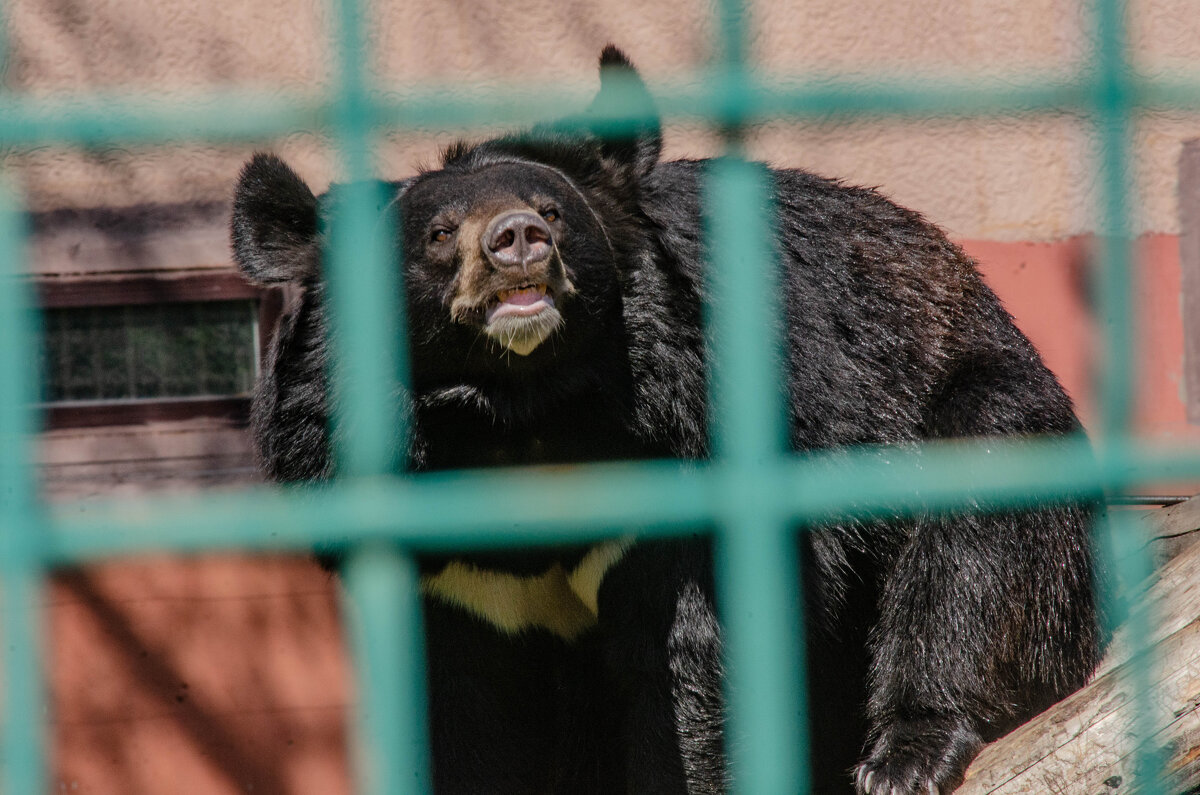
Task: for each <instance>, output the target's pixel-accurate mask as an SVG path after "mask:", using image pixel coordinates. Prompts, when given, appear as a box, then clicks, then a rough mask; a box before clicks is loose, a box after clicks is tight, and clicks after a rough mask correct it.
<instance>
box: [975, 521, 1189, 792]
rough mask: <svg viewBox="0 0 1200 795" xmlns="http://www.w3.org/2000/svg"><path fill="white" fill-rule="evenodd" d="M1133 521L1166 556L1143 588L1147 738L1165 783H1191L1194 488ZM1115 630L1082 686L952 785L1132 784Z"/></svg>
mask: <svg viewBox="0 0 1200 795" xmlns="http://www.w3.org/2000/svg"><path fill="white" fill-rule="evenodd" d="M1142 521H1144V522H1145V524H1146V530H1147V535H1148V537H1149V538H1151V539H1152V541H1151V543H1153V544H1155V546H1156V547H1159V548H1160V549H1159V550H1158V551H1159V552H1160V553H1162V554H1161V557H1162V558H1165V559H1166V561H1167V562H1166V563H1165V564H1164V565H1163V566H1162V567H1161V568H1160V569H1159V571H1158V575H1157V578H1156V580H1155V582H1154V583H1153V584H1152V585H1151V587H1150V590H1149V598H1150V599H1151V600H1152V601H1153V603H1154V606H1155V608H1154V609H1155V615H1156V625H1155V630H1154V632H1153V634H1152V641H1153V644H1154V653H1153V655H1152V657H1151V660H1152V666H1153V668H1152V676H1151V679H1152V682H1153V686H1154V692H1153V696H1152V698H1151V702H1152V704H1153V715H1152V719H1153V725H1154V727H1155V733H1154V736H1153V741H1154V743H1155V744H1156V745H1157V746H1158V747H1159V748H1161V749H1162V759H1163V760H1164V761H1165V762H1166V771H1167V780H1166V787H1165V789H1164V791H1165V792H1167V793H1172V795H1174V794H1175V793H1185V792H1186V793H1192V792H1196V791H1200V789H1198V788H1200V545H1198V544H1195V543H1190V542H1191V541H1193V540H1194V539H1196V538H1200V533H1196V532H1195V531H1196V530H1197V528H1200V498H1193V499H1191V500H1188V501H1187V502H1184V503H1180V504H1179V505H1174V506H1171V507H1169V508H1163V509H1159V510H1155V511H1146V512H1145V516H1144V517H1143V518H1142ZM1125 635H1126V633H1125V632H1124V631H1118V633H1117V636H1116V638H1114V640H1113V644H1112V646H1111V647H1110V649H1109V651H1108V654H1107V655H1106V657H1105V659H1104V661H1103V662H1102V663H1101V665H1100V668H1099V670H1098V671H1097V672H1096V675H1095V677H1094V678H1093V680H1092V681H1091V683H1089V684H1088V685H1087V686H1086V687H1084V688H1083V689H1082V690H1080V691H1079V692H1077V693H1075V694H1074V695H1072V696H1070V697H1068V698H1067V699H1066V700H1064V701H1062V702H1060V703H1059V704H1057V705H1055V706H1054V707H1051V708H1050V709H1049V710H1047V711H1046V712H1044V713H1042V714H1041V715H1039V716H1037V717H1036V718H1034V719H1033V720H1031V721H1030V722H1029V723H1027V724H1025V725H1024V726H1021V727H1020V728H1018V729H1016V730H1015V731H1013V732H1012V733H1010V734H1009V735H1007V736H1005V737H1002V738H1001V739H999V740H997V741H996V742H994V743H992V744H991V745H989V746H987V747H986V748H984V749H983V752H982V753H980V755H979V757H978V758H977V759H976V760H975V762H974V763H973V764H972V765H971V768H970V770H968V771H967V779H966V781H965V782H964V783H963V785H962V786H961V787H960V788H959V789H958V790H957V793H958V795H985V794H986V795H1046V793H1053V794H1054V795H1121V794H1122V793H1132V792H1134V791H1135V789H1134V788H1135V784H1136V776H1135V773H1134V769H1133V765H1134V755H1133V749H1134V744H1133V722H1134V721H1133V719H1134V714H1135V713H1134V710H1135V708H1136V699H1135V697H1134V690H1133V688H1134V684H1133V677H1132V675H1131V668H1132V666H1131V663H1130V649H1129V644H1128V641H1127V639H1126V637H1125Z"/></svg>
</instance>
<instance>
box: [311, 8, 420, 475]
mask: <svg viewBox="0 0 1200 795" xmlns="http://www.w3.org/2000/svg"><path fill="white" fill-rule="evenodd" d="M338 10H339V15H338V20H339V26H338V31H339V38H338V53H339V64H340V67H341V70H340V75H339V81H340V82H339V88H338V89H337V90H338V98H339V99H338V103H337V107H336V120H335V132H336V138H335V140H336V143H337V146H338V150H339V152H340V154H341V157H342V164H343V167H344V169H345V173H346V178H347V180H348V184H347V185H345V186H344V187H342V188H341V189H339V191H338V196H339V199H338V201H337V203H336V210H337V212H336V213H335V217H334V219H333V224H334V225H333V229H332V230H331V240H330V254H331V256H330V261H329V263H328V273H329V279H328V291H329V292H328V298H329V306H330V310H331V315H332V324H331V325H332V333H333V340H334V351H335V354H336V356H335V359H336V361H337V365H336V366H335V368H334V370H335V376H336V378H335V382H336V385H335V389H336V390H337V392H336V394H337V396H338V400H337V404H338V406H339V409H340V411H339V414H338V417H337V420H336V422H337V427H338V432H337V434H336V441H337V456H338V457H337V460H338V472H339V474H341V475H342V476H348V477H353V476H369V475H378V474H382V473H386V472H391V471H394V470H395V467H396V465H397V461H398V455H399V452H398V446H399V445H398V440H399V434H398V429H399V419H400V417H399V412H398V411H397V395H396V388H397V384H398V381H399V378H398V376H399V373H400V371H401V368H402V367H403V362H401V361H400V356H401V353H402V351H401V346H400V344H399V339H400V334H399V329H400V328H401V327H400V325H399V321H398V318H399V317H400V310H401V305H400V301H399V296H400V284H399V274H398V271H399V268H397V267H395V266H394V263H393V261H392V260H393V257H392V256H389V255H390V253H391V251H390V248H389V246H391V244H392V242H393V240H394V239H393V237H392V228H391V226H390V223H389V219H388V218H387V217H384V216H381V214H380V211H381V209H382V208H383V206H384V204H385V203H386V202H387V200H388V197H387V196H386V195H384V194H383V188H382V186H381V185H379V184H378V183H374V182H372V181H371V163H370V160H371V158H370V143H371V132H372V118H373V111H372V104H371V98H370V96H369V93H368V88H367V78H366V74H365V70H364V64H366V63H367V62H368V60H369V57H370V56H369V54H368V52H367V50H366V47H365V46H364V38H363V35H362V31H363V20H362V17H361V13H360V9H359V5H358V3H357V2H355V0H341V1H340V3H339V7H338Z"/></svg>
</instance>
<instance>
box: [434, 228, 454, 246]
mask: <svg viewBox="0 0 1200 795" xmlns="http://www.w3.org/2000/svg"><path fill="white" fill-rule="evenodd" d="M450 235H451V230H449V229H445V228H442V227H438V228H437V229H434V230H433V231H432V232H430V233H429V241H430V242H431V243H445V242H446V241H447V240H449V239H450Z"/></svg>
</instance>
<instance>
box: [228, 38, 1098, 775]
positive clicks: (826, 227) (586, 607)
mask: <svg viewBox="0 0 1200 795" xmlns="http://www.w3.org/2000/svg"><path fill="white" fill-rule="evenodd" d="M618 74H619V75H620V76H621V79H622V80H624V81H635V82H636V80H637V78H636V73H635V72H634V70H633V68H632V66H630V64H629V62H628V61H627V60H626V59H625V58H624V56H623V55H622V54H620V53H619V52H618V51H616V50H615V49H613V48H609V49H606V50H605V52H604V54H603V56H602V57H601V92H600V95H599V96H598V97H597V103H598V104H602V103H604V102H606V101H609V96H608V95H607V94H606V91H605V89H606V87H608V86H609V85H611V83H612V81H611V80H610V79H609V78H611V77H612V76H613V75H618ZM645 101H646V102H647V103H648V102H649V96H648V94H647V95H646V97H645ZM584 118H585V119H586V118H587V117H586V116H585V117H584ZM660 146H661V137H660V132H659V129H658V126H657V125H656V124H647V125H645V126H644V127H643V128H642V129H639V130H636V131H635V132H634V133H633V134H629V135H626V136H625V137H618V138H612V137H609V138H603V137H601V136H599V135H598V134H596V133H595V132H592V133H589V132H586V131H582V132H581V131H580V130H579V129H578V128H574V129H569V128H568V127H566V126H547V127H543V128H535V129H534V130H533V131H531V132H529V133H525V134H521V135H514V136H510V137H502V138H498V139H494V140H489V141H485V142H483V143H479V144H458V145H456V146H454V147H451V148H450V149H449V150H448V151H447V152H446V154H445V157H444V161H443V163H442V166H441V168H439V169H437V170H431V171H426V172H423V173H421V174H419V175H418V176H416V177H413V178H411V179H408V180H405V181H403V182H398V183H392V184H390V190H391V191H392V193H393V195H394V197H395V203H396V204H397V205H398V206H399V208H400V211H401V212H400V218H401V219H402V225H401V229H400V231H399V234H400V240H399V241H398V242H397V246H399V247H400V248H401V249H402V251H403V259H404V264H405V265H404V267H405V279H406V283H407V310H408V322H409V329H408V332H409V340H410V346H411V355H412V363H413V373H412V406H413V418H414V423H413V426H414V427H413V436H412V441H411V445H410V449H409V457H408V461H409V465H410V467H411V468H412V469H416V470H432V469H445V468H453V467H477V466H492V465H503V464H539V463H553V462H581V461H600V460H607V459H626V458H632V459H645V458H652V457H668V456H669V457H678V458H685V459H698V458H703V457H705V456H706V455H707V450H708V447H707V445H708V441H707V424H706V411H707V408H706V398H705V396H706V371H705V345H704V335H703V332H702V328H701V303H702V300H703V298H704V278H703V270H704V268H703V262H704V256H705V227H704V224H703V223H702V219H701V177H702V175H703V173H704V171H705V169H706V163H705V162H704V161H688V160H683V161H674V162H660V160H659V153H660ZM772 173H773V178H774V194H775V195H774V199H775V203H776V214H777V227H776V228H777V250H778V251H779V252H780V257H781V260H782V263H781V264H782V274H783V279H784V282H783V288H782V289H783V291H784V301H783V304H784V307H785V310H784V311H785V313H786V342H787V356H786V363H787V378H788V395H789V408H790V411H789V417H790V439H791V444H792V446H793V448H795V449H796V450H811V449H814V448H837V447H844V446H846V445H853V444H859V443H869V444H904V443H912V442H916V441H918V440H921V439H931V438H946V437H960V436H982V435H1014V434H1016V435H1026V434H1051V435H1063V434H1069V433H1073V432H1076V431H1077V430H1078V423H1077V421H1076V419H1075V417H1074V415H1073V413H1072V409H1071V405H1070V402H1069V400H1068V398H1067V397H1066V395H1065V394H1064V393H1063V390H1062V389H1061V388H1060V387H1059V385H1058V383H1057V382H1056V381H1055V378H1054V376H1053V375H1051V373H1050V372H1049V371H1048V370H1047V369H1046V368H1045V366H1043V364H1042V362H1041V360H1040V359H1039V357H1038V355H1037V353H1036V352H1035V351H1034V349H1033V347H1032V346H1031V345H1030V343H1029V342H1028V340H1026V339H1025V337H1024V336H1022V334H1021V333H1020V332H1019V331H1018V330H1017V329H1016V327H1015V326H1014V325H1013V323H1012V320H1011V319H1010V317H1009V316H1008V315H1007V314H1006V312H1005V311H1004V309H1003V308H1002V307H1001V305H1000V303H999V301H998V300H997V299H996V297H995V295H993V294H992V292H991V291H990V290H989V289H988V288H987V287H986V286H985V285H984V283H983V281H982V280H981V279H980V276H979V274H978V272H977V271H976V268H975V266H974V264H973V263H972V262H971V260H970V259H968V258H967V256H966V255H965V254H964V253H963V252H962V251H961V250H960V249H959V248H958V247H957V246H955V245H953V244H952V243H950V242H949V241H948V240H947V239H946V237H945V236H944V235H943V234H942V232H940V231H939V230H938V229H937V228H935V227H934V226H933V225H931V224H929V223H928V222H926V221H925V220H923V219H922V218H921V217H920V216H919V215H917V214H916V213H914V212H911V211H909V210H906V209H904V208H901V207H898V206H897V205H895V204H893V203H892V202H890V201H888V200H887V199H885V198H883V197H882V196H881V195H879V194H878V193H876V192H875V191H872V190H866V189H860V188H853V187H847V186H845V185H842V184H840V183H838V182H834V181H830V180H827V179H823V178H820V177H817V176H814V175H812V174H809V173H807V172H804V171H799V170H777V171H774V172H772ZM321 213H322V211H321V209H320V207H319V203H318V201H317V200H316V199H315V198H314V197H313V195H312V194H311V193H310V192H309V190H308V188H307V187H306V186H305V185H304V183H303V182H301V181H300V180H299V178H298V177H296V176H295V174H294V173H293V172H292V171H291V170H290V169H288V167H287V166H286V165H284V164H283V163H282V162H281V161H280V160H278V159H276V158H274V157H271V156H268V155H258V156H256V157H255V158H254V159H253V160H252V161H251V162H250V163H249V164H248V165H247V166H246V168H245V170H244V171H243V174H242V177H241V182H240V183H239V185H238V189H237V195H236V201H235V207H234V217H233V245H234V251H235V254H236V258H237V261H238V263H239V264H240V266H241V267H242V269H243V270H244V271H245V273H246V274H247V275H248V276H249V277H250V278H251V279H253V280H255V281H258V282H262V283H271V282H283V283H290V284H294V285H299V286H300V288H302V295H301V298H300V300H299V301H298V302H297V304H296V305H295V306H294V307H293V309H292V310H291V311H290V312H289V313H287V314H286V316H285V317H284V319H283V320H282V321H281V323H280V327H279V330H278V332H277V335H276V338H275V340H274V343H273V346H272V348H271V353H270V361H269V363H268V366H267V367H266V368H265V371H264V373H263V377H262V379H261V381H260V384H259V387H258V390H257V393H256V398H255V404H254V419H253V424H254V431H255V435H256V437H257V442H258V446H259V449H260V453H261V457H262V461H263V464H264V466H265V468H266V470H267V471H268V473H269V474H270V475H271V476H273V477H274V478H275V479H278V480H282V481H295V480H320V479H324V478H328V477H330V476H331V475H332V474H333V473H332V472H331V465H330V456H329V445H328V434H327V431H326V426H327V422H328V419H329V414H330V412H329V406H328V400H327V397H326V381H325V376H324V374H325V371H326V369H327V367H328V365H329V361H328V359H329V353H328V349H327V347H326V341H325V315H324V310H323V308H322V294H323V285H322V281H321V272H320V257H321V253H320V250H321V246H322V233H321V231H320V230H321V226H322V220H321ZM1088 522H1089V511H1088V509H1087V508H1086V507H1077V506H1046V507H1044V508H1040V509H1037V510H1029V511H1024V512H1007V513H988V514H979V515H974V514H972V515H958V516H953V517H946V516H921V517H917V518H910V519H905V520H897V521H894V522H873V523H869V524H868V523H856V522H846V523H844V524H841V525H838V526H833V527H825V528H821V529H819V530H817V531H814V532H811V533H805V534H803V536H802V538H803V539H804V542H803V557H804V559H805V561H806V566H807V567H808V568H807V569H806V571H805V574H804V581H805V583H806V584H807V585H808V588H809V591H810V596H811V597H812V598H811V599H810V600H809V601H810V603H811V605H812V606H814V607H813V609H814V610H816V611H817V612H818V613H820V615H817V616H814V617H812V620H810V622H809V623H810V626H818V625H819V626H821V627H823V628H824V629H818V630H814V631H812V632H810V637H809V640H808V650H809V651H808V656H809V661H808V662H809V666H810V677H811V686H810V690H811V698H810V703H811V704H812V706H813V717H812V736H813V740H814V748H813V754H812V761H813V764H814V765H815V775H816V788H817V791H819V792H824V791H838V790H849V789H851V788H853V787H856V788H857V789H858V791H860V792H866V793H893V792H895V793H909V792H913V793H915V792H920V793H926V792H932V791H942V792H945V791H949V790H950V789H951V788H953V787H954V786H955V785H956V784H957V782H958V781H960V779H961V775H962V773H963V771H964V769H965V767H966V765H967V764H968V763H969V762H970V760H971V759H972V757H973V756H974V755H975V753H976V752H977V751H978V749H979V748H980V746H981V744H982V743H984V742H986V741H988V740H990V739H992V738H995V737H997V736H998V735H1000V734H1002V733H1003V732H1005V731H1007V730H1008V729H1010V728H1011V727H1013V726H1014V725H1016V724H1017V723H1019V722H1021V721H1022V720H1024V719H1026V718H1028V717H1030V716H1031V715H1033V714H1034V713H1035V712H1037V711H1039V710H1041V709H1043V708H1044V707H1046V706H1048V705H1049V704H1051V703H1052V702H1054V701H1055V700H1056V699H1059V698H1061V697H1062V696H1064V695H1066V694H1067V693H1069V692H1071V691H1072V690H1073V689H1075V688H1077V687H1079V686H1080V685H1081V684H1082V683H1083V682H1084V680H1085V679H1086V678H1087V676H1088V675H1089V673H1090V672H1091V671H1092V669H1093V667H1094V665H1095V663H1096V661H1097V659H1098V655H1099V652H1100V646H1101V638H1100V635H1099V632H1098V629H1097V619H1096V610H1095V605H1094V600H1093V595H1092V587H1093V568H1092V562H1091V555H1090V551H1089V531H1088ZM422 566H423V568H422V571H423V576H424V580H423V582H424V585H425V591H426V609H427V632H428V657H429V670H430V673H429V676H430V693H431V705H432V706H431V721H432V738H433V767H434V776H435V783H436V788H437V791H439V792H463V793H479V792H506V793H507V792H512V793H524V792H563V793H587V792H594V793H612V792H631V793H659V792H692V793H715V792H722V791H724V789H725V787H726V783H727V782H726V772H725V765H724V761H723V742H722V736H721V727H722V707H721V692H720V687H721V663H720V654H721V641H720V632H719V629H718V625H717V622H716V620H715V618H714V616H715V615H716V610H715V606H714V598H713V582H712V571H711V560H710V555H709V548H708V545H707V543H706V542H705V541H703V540H700V539H697V538H685V539H679V540H672V541H654V542H649V541H643V542H633V543H630V542H627V541H622V542H609V543H608V544H607V545H601V546H597V547H594V548H591V549H587V548H584V549H577V548H570V549H553V550H538V551H530V552H529V553H528V554H511V555H503V556H502V555H491V556H482V555H474V554H472V555H462V556H457V557H454V558H426V559H423V561H422ZM589 583H590V584H589ZM797 753H800V750H799V749H797ZM855 762H858V766H857V768H855V769H853V770H852V768H853V767H854V764H855Z"/></svg>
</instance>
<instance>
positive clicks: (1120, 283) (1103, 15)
mask: <svg viewBox="0 0 1200 795" xmlns="http://www.w3.org/2000/svg"><path fill="white" fill-rule="evenodd" d="M1095 15H1096V40H1097V47H1098V50H1097V53H1096V55H1097V58H1096V67H1095V68H1096V75H1097V81H1098V83H1097V88H1098V92H1097V96H1096V108H1095V113H1096V125H1097V128H1098V130H1097V131H1098V134H1099V139H1100V156H1101V160H1100V162H1099V164H1098V170H1099V172H1100V184H1101V186H1102V189H1103V195H1102V196H1101V219H1100V227H1101V228H1100V239H1101V241H1102V243H1103V249H1102V251H1101V262H1100V266H1101V267H1100V273H1099V285H1098V287H1099V289H1098V293H1099V299H1100V300H1099V304H1100V314H1101V318H1102V319H1103V321H1104V322H1103V326H1104V342H1105V344H1104V347H1103V350H1104V360H1103V362H1102V363H1101V373H1100V379H1101V380H1100V398H1101V404H1100V409H1101V432H1102V434H1103V437H1102V440H1101V452H1102V454H1103V455H1104V456H1105V458H1106V459H1107V461H1106V463H1107V465H1108V466H1122V465H1123V461H1124V458H1125V456H1126V452H1127V450H1128V445H1127V444H1126V442H1125V439H1126V438H1127V435H1128V432H1129V421H1130V416H1131V413H1132V408H1133V395H1134V389H1133V383H1134V378H1135V377H1136V373H1135V372H1134V369H1133V361H1134V351H1136V350H1137V324H1136V322H1135V313H1134V308H1133V305H1132V296H1133V295H1134V291H1133V275H1132V262H1133V257H1132V251H1131V249H1132V244H1131V237H1132V228H1133V227H1132V224H1131V223H1130V221H1129V217H1128V212H1129V207H1130V203H1129V193H1130V188H1131V185H1132V180H1131V179H1130V177H1129V175H1130V168H1131V159H1130V156H1129V147H1130V143H1129V141H1130V115H1131V113H1132V110H1133V105H1132V97H1131V95H1130V92H1131V88H1130V85H1129V75H1130V66H1129V63H1128V62H1127V60H1126V47H1125V3H1124V2H1123V0H1097V2H1096V3H1095ZM1103 531H1107V532H1109V533H1111V537H1112V543H1111V544H1107V545H1102V546H1104V547H1105V548H1107V549H1108V550H1109V551H1110V552H1111V558H1112V559H1111V560H1110V561H1108V562H1109V564H1110V565H1111V566H1112V567H1113V568H1115V569H1116V572H1115V573H1116V581H1118V582H1120V583H1121V584H1122V585H1123V586H1124V588H1125V589H1126V593H1128V594H1130V605H1129V611H1128V614H1127V618H1126V622H1125V626H1126V628H1127V629H1126V631H1127V632H1128V633H1129V643H1130V646H1131V648H1132V650H1133V657H1132V660H1133V678H1134V693H1135V704H1136V705H1137V707H1136V709H1135V712H1136V715H1137V719H1136V720H1135V722H1134V725H1133V732H1134V735H1135V737H1134V741H1135V745H1134V748H1135V754H1134V758H1135V770H1136V775H1137V781H1136V782H1135V788H1136V789H1137V790H1138V791H1139V792H1141V793H1144V795H1159V793H1163V792H1164V791H1165V790H1164V780H1163V775H1162V774H1163V772H1164V767H1163V757H1162V754H1161V751H1160V749H1159V748H1157V747H1155V745H1154V717H1153V716H1154V702H1153V698H1152V693H1151V687H1152V682H1153V679H1154V677H1153V676H1152V675H1151V672H1152V670H1153V668H1154V666H1155V665H1156V664H1157V661H1156V658H1155V654H1154V650H1153V648H1152V647H1151V646H1150V631H1149V627H1150V620H1151V619H1152V618H1153V616H1152V611H1151V607H1150V605H1148V604H1146V602H1145V585H1146V580H1147V577H1149V574H1150V572H1151V570H1152V561H1151V559H1150V550H1149V548H1148V547H1147V546H1146V545H1145V544H1144V543H1143V537H1142V536H1141V534H1140V532H1139V530H1138V528H1137V527H1136V526H1134V524H1133V523H1132V522H1130V521H1120V520H1118V519H1116V518H1114V519H1112V520H1110V526H1109V527H1108V528H1103V529H1102V530H1101V532H1103Z"/></svg>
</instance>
